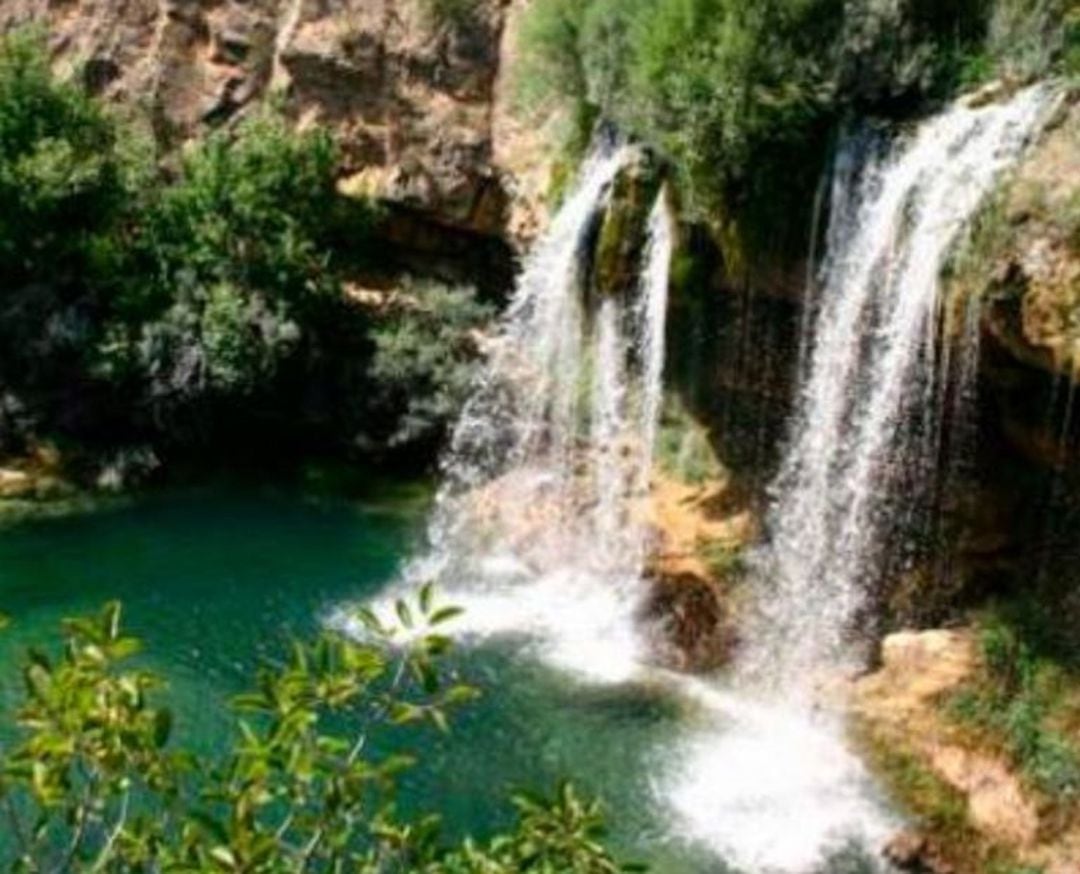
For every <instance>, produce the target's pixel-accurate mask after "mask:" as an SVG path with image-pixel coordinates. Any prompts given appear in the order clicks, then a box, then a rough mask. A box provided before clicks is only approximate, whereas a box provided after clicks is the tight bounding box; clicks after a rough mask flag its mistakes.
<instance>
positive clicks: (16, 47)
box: [0, 31, 125, 293]
mask: <svg viewBox="0 0 1080 874" xmlns="http://www.w3.org/2000/svg"><path fill="white" fill-rule="evenodd" d="M124 181H125V177H124V171H123V167H122V150H121V148H120V146H119V144H118V138H117V135H116V130H115V126H114V124H113V123H112V121H111V120H110V119H109V118H108V116H106V114H105V113H104V112H103V110H102V109H101V108H100V107H99V106H98V105H97V104H96V103H94V102H93V101H92V100H91V99H89V98H88V97H87V96H86V95H84V94H83V93H82V92H81V91H80V90H79V89H78V88H77V87H75V86H73V85H70V84H66V83H61V82H57V81H55V80H54V78H53V76H52V74H51V72H50V70H49V66H48V62H47V60H46V55H45V50H44V40H43V38H42V36H41V34H39V33H37V32H36V31H19V32H16V33H13V34H10V35H8V36H4V37H0V203H2V204H3V210H0V293H2V292H4V291H10V290H11V289H13V288H16V287H18V286H19V285H21V284H24V283H29V282H35V281H41V280H43V279H45V278H48V277H54V276H63V277H67V276H68V275H70V274H71V273H72V272H74V271H78V270H80V269H84V267H85V263H86V259H87V257H88V256H89V253H90V250H92V248H93V245H94V241H95V238H96V237H97V236H98V235H100V234H101V233H103V232H104V230H105V229H107V228H109V226H110V224H111V222H112V220H114V219H115V217H116V214H117V211H118V209H119V208H120V206H121V204H122V202H123V199H124V196H125V186H124Z"/></svg>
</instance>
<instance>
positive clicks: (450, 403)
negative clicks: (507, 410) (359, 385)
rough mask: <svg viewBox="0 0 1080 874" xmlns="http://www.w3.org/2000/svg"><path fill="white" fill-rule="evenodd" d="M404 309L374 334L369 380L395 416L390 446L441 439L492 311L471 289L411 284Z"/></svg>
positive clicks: (464, 388) (463, 396) (466, 385)
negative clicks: (480, 332)
mask: <svg viewBox="0 0 1080 874" xmlns="http://www.w3.org/2000/svg"><path fill="white" fill-rule="evenodd" d="M406 301H407V303H406V304H405V305H404V306H401V307H397V308H395V309H394V311H393V312H392V313H390V314H389V315H388V316H387V317H386V318H385V319H383V320H382V321H380V322H379V324H377V325H376V327H375V328H374V331H373V338H374V341H375V355H374V357H373V358H372V363H371V375H372V379H373V381H374V383H375V385H376V386H378V391H379V395H380V403H381V404H383V405H385V407H386V408H387V409H388V410H390V411H392V412H394V411H397V414H396V415H393V416H392V421H394V422H395V423H396V426H395V428H394V430H393V432H392V433H391V434H390V435H389V437H388V440H389V442H390V443H391V444H392V445H395V444H402V443H412V442H414V441H417V440H422V439H429V438H431V437H434V436H437V435H438V433H439V431H440V429H441V428H443V427H444V426H445V425H446V423H447V422H449V421H451V420H452V418H453V416H454V413H455V412H456V411H457V410H458V409H460V407H461V405H462V404H463V403H464V402H465V399H466V397H467V395H468V391H469V388H470V386H471V385H472V380H473V376H474V373H475V366H476V363H477V360H478V350H477V348H476V339H477V337H476V334H477V332H478V331H480V330H482V328H483V327H484V326H485V325H487V324H489V323H490V322H491V320H492V318H493V317H494V315H495V311H494V308H493V307H491V306H489V305H487V304H484V303H481V302H480V301H478V300H477V298H476V292H475V291H474V290H473V289H471V288H465V287H459V288H454V287H448V286H443V285H439V284H435V283H423V282H421V283H413V284H412V285H411V286H409V287H407V289H406Z"/></svg>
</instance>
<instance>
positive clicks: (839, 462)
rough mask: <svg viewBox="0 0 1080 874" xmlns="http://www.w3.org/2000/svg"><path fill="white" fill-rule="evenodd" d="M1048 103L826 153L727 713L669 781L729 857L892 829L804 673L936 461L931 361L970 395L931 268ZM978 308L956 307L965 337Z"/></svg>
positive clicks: (1028, 102)
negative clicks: (795, 379)
mask: <svg viewBox="0 0 1080 874" xmlns="http://www.w3.org/2000/svg"><path fill="white" fill-rule="evenodd" d="M1047 99H1048V93H1047V92H1046V91H1045V90H1043V89H1039V88H1034V89H1030V90H1028V91H1025V92H1022V93H1020V94H1019V95H1017V96H1016V97H1015V98H1014V99H1012V100H1011V101H1010V102H1008V103H1003V104H999V105H993V106H987V107H984V108H981V109H972V108H967V107H964V106H959V105H958V106H956V107H955V108H952V109H950V110H949V111H947V112H945V113H944V114H942V115H940V116H938V117H936V118H933V119H930V120H929V121H927V122H925V123H924V124H923V125H921V126H920V127H919V129H918V130H917V131H915V133H914V135H913V136H912V137H911V138H910V140H908V139H904V140H901V141H900V142H899V143H898V144H897V145H896V146H895V147H894V148H893V149H892V150H891V154H889V153H888V150H885V149H883V148H882V145H883V143H882V142H881V140H880V138H879V137H878V136H876V135H874V134H873V133H872V132H869V131H865V130H863V131H860V132H857V133H855V134H853V135H852V136H851V137H850V138H849V139H848V140H847V141H846V142H845V143H844V144H843V145H842V147H841V148H840V150H839V153H838V157H837V162H836V166H835V169H834V177H833V191H832V205H831V210H830V226H829V231H828V234H827V240H826V248H827V253H826V259H825V262H824V267H823V280H824V281H823V283H822V288H821V289H820V291H819V292H818V293H816V294H815V293H812V292H811V293H810V294H808V298H807V309H808V312H809V315H808V318H807V320H806V321H805V322H804V325H805V328H804V337H803V339H802V346H803V350H802V351H803V353H804V355H805V363H804V364H801V366H800V368H799V377H800V382H801V386H800V391H799V397H798V402H797V410H796V412H795V415H794V418H793V420H792V425H791V434H792V436H791V442H790V445H789V447H788V450H787V454H786V456H785V458H784V461H783V464H782V466H781V470H780V473H779V475H778V477H777V480H776V482H775V483H774V485H773V488H772V492H771V497H772V505H771V509H770V511H769V514H768V518H767V526H768V533H769V536H770V539H769V542H768V543H767V544H766V546H765V547H763V548H762V550H761V551H760V553H759V554H758V555H757V556H756V557H755V560H754V567H753V581H754V585H755V589H756V591H757V593H758V595H757V603H756V609H755V610H754V611H753V616H752V617H751V619H750V621H749V623H748V626H747V627H746V629H745V640H746V641H747V644H746V645H745V646H744V648H743V651H742V652H741V654H740V656H739V659H738V662H737V664H736V667H735V671H734V678H733V682H732V686H733V689H734V690H735V691H733V692H731V693H717V692H716V691H715V690H711V692H710V694H714V695H716V694H719V695H721V697H726V702H725V701H721V702H720V703H719V706H720V707H721V708H725V705H726V710H727V712H728V713H729V714H730V715H731V716H730V722H729V724H727V725H719V726H717V728H716V729H715V730H714V731H713V733H712V735H711V736H710V734H709V733H708V732H703V733H702V735H701V736H700V737H699V739H698V740H697V741H696V742H694V743H692V744H691V745H690V746H689V747H688V748H687V750H686V752H685V755H684V758H683V762H682V765H681V767H680V768H678V769H676V770H675V771H674V772H673V775H672V778H671V781H670V785H669V786H668V792H669V795H670V798H671V800H672V802H673V804H674V806H675V808H676V810H678V811H679V812H680V813H681V814H682V815H683V817H684V820H685V822H686V824H687V825H688V827H689V828H690V830H691V831H692V832H693V833H694V834H697V835H699V836H700V837H701V838H702V839H703V840H708V841H710V842H712V843H713V845H714V846H716V847H717V849H718V850H719V851H720V852H721V853H722V854H723V855H724V856H725V858H729V859H732V860H733V861H735V862H736V864H738V865H739V866H740V867H741V868H745V869H747V870H750V871H755V872H761V871H768V872H771V871H783V872H804V871H811V870H815V866H816V865H818V864H820V860H821V858H822V856H823V854H826V853H827V852H828V851H829V850H830V848H834V849H835V848H837V847H840V846H842V845H843V844H844V843H845V842H848V841H852V840H854V841H856V842H858V843H860V844H868V845H871V846H873V845H875V844H880V842H881V841H882V840H883V839H884V838H885V837H886V836H887V835H888V831H889V829H890V828H892V827H893V825H894V824H893V823H892V821H891V818H890V816H889V815H888V813H887V812H886V811H885V810H884V808H883V806H882V805H881V802H880V800H879V799H878V798H877V796H876V793H875V791H874V788H873V785H872V783H871V781H870V780H869V777H868V775H867V774H866V773H865V771H864V769H863V767H862V765H861V764H860V762H859V761H858V760H857V759H856V758H855V757H854V756H853V755H852V753H851V752H850V751H849V750H847V748H846V746H845V744H844V741H843V724H842V720H841V718H840V717H839V716H838V715H836V714H834V713H831V712H830V710H829V708H828V706H827V704H826V703H825V702H822V701H820V700H818V699H819V698H820V695H819V691H818V688H817V686H818V685H819V681H821V682H826V681H828V680H830V679H838V678H839V677H841V676H842V674H843V672H844V670H845V668H848V667H851V666H853V665H855V664H857V662H858V659H859V658H860V656H861V655H862V653H861V651H860V646H859V643H860V642H859V640H858V637H857V635H856V634H855V633H854V632H855V629H854V628H853V625H854V624H856V622H857V619H858V616H859V611H860V609H861V608H862V607H863V606H864V605H865V602H866V599H867V597H868V593H869V592H870V591H871V590H872V588H873V586H874V585H875V583H876V582H877V578H878V577H879V576H880V575H881V574H882V573H883V571H884V570H885V564H886V560H887V559H890V558H892V556H894V555H895V554H896V551H897V549H898V546H897V544H896V543H895V542H893V540H892V538H891V535H892V534H893V533H894V530H895V528H896V527H899V525H898V520H904V519H906V518H909V517H910V511H911V506H912V505H914V504H915V503H916V502H917V500H918V497H919V493H920V491H921V489H922V488H923V487H925V486H928V485H930V484H931V483H932V481H933V479H934V477H935V476H936V474H937V473H938V471H937V465H938V457H939V454H940V449H941V443H940V433H941V425H942V419H943V418H944V417H945V414H946V412H947V411H945V410H944V409H943V408H944V406H945V404H946V397H947V393H946V392H945V391H944V389H943V386H942V385H941V378H942V374H945V375H946V376H945V378H947V374H949V373H950V372H952V373H953V378H954V379H955V380H957V382H958V387H957V388H956V390H954V392H953V393H952V396H951V398H950V399H949V401H948V403H949V404H951V405H952V407H953V412H954V413H957V414H962V413H963V412H964V411H965V410H966V408H967V406H969V405H970V404H971V403H972V402H973V399H972V397H971V395H970V392H971V391H972V386H973V378H974V369H975V367H976V366H977V361H976V359H975V357H974V356H976V355H977V347H976V349H975V351H971V350H967V351H964V352H963V353H962V354H961V356H960V358H959V360H958V361H955V362H952V363H950V362H948V361H940V360H938V357H937V356H938V355H939V350H940V349H941V348H942V345H941V343H940V342H939V340H940V328H941V325H940V322H939V318H940V315H939V314H940V313H941V311H942V306H941V301H940V300H939V276H940V274H941V271H942V268H943V266H944V262H945V259H946V257H947V256H948V254H949V252H950V248H951V246H952V245H953V243H954V241H955V239H956V237H957V235H958V234H959V232H960V231H961V229H962V228H963V226H964V224H965V223H966V222H967V221H968V220H969V219H970V217H971V216H972V215H973V213H974V212H975V210H976V209H977V208H978V206H979V204H980V203H981V202H982V201H983V199H984V197H985V196H986V195H987V193H988V192H989V191H990V189H991V187H992V185H993V184H994V181H995V180H996V179H997V177H998V176H999V174H1000V173H1001V172H1002V171H1003V170H1004V169H1005V168H1007V167H1008V166H1009V165H1010V164H1011V163H1013V162H1014V161H1015V160H1016V159H1017V158H1018V156H1019V155H1020V154H1021V152H1022V151H1023V149H1024V146H1025V145H1026V144H1027V142H1028V141H1029V139H1030V137H1031V135H1032V131H1033V130H1034V129H1035V127H1036V124H1037V121H1038V119H1039V118H1040V117H1041V115H1042V112H1043V110H1044V108H1045V106H1046V103H1047ZM977 319H978V308H977V307H976V306H971V307H969V308H968V310H967V312H966V314H965V325H964V331H963V333H965V334H967V335H969V336H970V334H971V333H972V332H977V328H978V323H977ZM801 358H802V356H801ZM957 439H959V440H962V439H963V435H959V436H957V435H954V441H955V440H957ZM890 553H891V555H890Z"/></svg>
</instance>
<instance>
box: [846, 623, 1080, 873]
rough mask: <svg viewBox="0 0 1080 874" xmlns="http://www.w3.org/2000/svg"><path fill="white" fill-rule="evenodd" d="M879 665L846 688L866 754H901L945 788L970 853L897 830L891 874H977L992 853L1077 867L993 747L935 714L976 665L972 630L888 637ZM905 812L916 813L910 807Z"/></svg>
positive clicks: (1066, 844)
mask: <svg viewBox="0 0 1080 874" xmlns="http://www.w3.org/2000/svg"><path fill="white" fill-rule="evenodd" d="M881 662H882V664H881V668H880V669H879V670H877V671H876V672H874V673H873V674H870V675H868V676H865V677H863V678H861V679H860V680H858V681H857V683H856V684H855V687H854V690H853V692H854V694H853V695H852V706H853V714H854V716H855V718H856V724H857V725H858V727H859V732H860V733H861V734H863V736H864V737H865V738H869V739H870V741H871V747H872V748H873V747H876V748H878V749H886V750H888V751H889V754H890V755H901V756H903V757H904V758H906V759H908V760H910V761H912V762H914V763H916V764H917V765H918V767H919V768H921V769H923V770H924V771H925V772H927V773H928V774H930V775H932V776H933V777H934V778H935V779H936V780H938V781H941V783H942V784H943V785H944V786H946V787H948V789H949V791H950V792H952V793H954V794H955V796H956V797H957V799H959V800H960V801H961V802H962V803H963V810H964V820H965V825H966V827H967V828H968V829H970V834H971V837H970V843H971V845H970V846H946V845H944V844H941V843H940V837H939V836H933V835H923V834H921V833H920V832H918V831H915V832H907V833H901V834H900V835H898V836H897V838H896V839H895V840H894V841H893V842H892V843H891V844H890V847H889V849H888V850H887V854H888V855H889V856H890V858H891V859H892V861H893V862H894V863H896V864H897V865H898V867H900V868H901V870H910V871H922V872H926V871H929V872H935V874H936V872H944V871H949V872H956V874H968V872H980V874H981V872H982V871H984V870H985V868H984V867H983V864H982V861H983V860H985V858H986V853H987V852H988V851H989V850H991V849H997V850H1006V851H1008V852H1009V853H1010V854H1011V855H1012V856H1015V857H1016V858H1017V859H1019V860H1020V861H1022V862H1023V863H1024V864H1029V865H1032V866H1034V867H1036V868H1038V869H1039V870H1045V871H1047V872H1054V874H1059V872H1060V874H1064V872H1066V871H1069V872H1071V871H1075V870H1077V868H1076V864H1077V859H1078V858H1080V857H1078V856H1077V855H1076V852H1075V848H1076V844H1075V841H1076V835H1075V832H1074V831H1072V830H1069V831H1067V832H1063V831H1062V830H1061V828H1060V827H1059V826H1056V825H1052V823H1051V822H1050V821H1049V820H1050V818H1049V817H1047V816H1044V811H1043V810H1042V808H1041V807H1040V802H1039V799H1038V797H1037V796H1036V795H1035V794H1034V793H1033V792H1032V790H1031V789H1030V787H1029V786H1028V785H1027V784H1026V783H1025V781H1024V780H1023V779H1022V777H1021V775H1020V773H1019V772H1018V769H1017V767H1016V766H1015V765H1014V764H1013V763H1011V762H1010V761H1009V760H1008V759H1006V758H1005V757H1004V756H1003V755H1002V753H1001V750H1000V749H998V748H996V747H994V746H993V745H988V744H985V743H983V742H981V741H980V739H979V738H974V737H973V736H971V735H970V734H968V733H965V732H964V731H963V730H962V729H961V728H960V727H959V726H958V725H957V724H956V723H955V721H953V720H951V719H949V718H948V717H947V715H946V713H945V711H944V709H943V706H944V702H945V701H946V700H947V696H948V695H949V694H950V693H952V692H955V691H957V690H959V689H960V688H961V687H962V686H963V685H964V684H965V683H967V682H969V681H971V680H973V679H974V678H975V677H976V676H977V674H978V672H979V671H980V669H981V667H982V666H981V657H980V655H979V652H978V646H977V643H976V640H975V636H974V635H973V634H972V632H971V631H968V630H932V631H922V632H901V633H898V634H894V635H890V636H889V637H887V638H886V639H885V641H884V643H883V644H882V650H881ZM872 758H876V756H873V757H872ZM903 794H904V793H903V791H901V795H903ZM902 800H908V801H910V799H902ZM915 813H917V814H923V813H924V811H922V810H919V809H917V805H916V810H915Z"/></svg>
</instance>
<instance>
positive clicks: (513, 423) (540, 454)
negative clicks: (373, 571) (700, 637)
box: [405, 148, 674, 680]
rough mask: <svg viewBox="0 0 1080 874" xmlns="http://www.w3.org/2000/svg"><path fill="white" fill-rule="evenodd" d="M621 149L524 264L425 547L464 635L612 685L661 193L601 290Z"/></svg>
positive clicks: (649, 394) (664, 245)
mask: <svg viewBox="0 0 1080 874" xmlns="http://www.w3.org/2000/svg"><path fill="white" fill-rule="evenodd" d="M629 160H630V153H629V151H628V150H626V149H618V148H615V149H610V148H609V149H601V150H599V151H598V152H597V153H596V154H594V155H593V156H592V157H591V158H590V159H589V160H588V161H587V162H586V164H585V166H584V167H583V169H582V172H581V174H580V180H579V182H578V184H577V186H576V188H575V189H574V190H573V191H572V192H571V194H570V195H569V197H568V198H567V199H566V201H565V203H564V205H563V207H562V208H561V209H560V210H559V212H558V214H557V215H556V216H555V218H554V220H553V222H552V225H551V228H550V230H549V232H548V233H547V234H546V236H545V237H544V238H543V239H542V240H540V241H539V243H538V244H537V245H536V247H535V249H534V251H533V252H532V254H531V255H530V256H529V258H528V259H527V261H526V263H525V265H524V268H523V270H522V273H521V276H520V279H519V281H518V283H517V287H516V290H515V293H514V295H513V297H512V299H511V302H510V305H509V306H508V308H507V311H506V314H505V315H504V317H503V319H502V321H501V323H500V324H499V326H498V328H497V330H496V332H495V333H494V336H492V337H490V338H489V339H487V340H486V341H485V351H486V354H487V361H486V364H485V367H484V368H483V372H482V373H481V374H480V376H479V378H478V380H477V382H476V384H475V386H474V387H473V391H472V394H471V397H470V399H469V400H468V402H467V403H466V405H465V408H464V410H463V413H462V416H461V418H460V420H459V422H458V424H457V427H456V429H455V431H454V433H453V436H452V440H451V444H450V448H449V451H448V452H447V454H446V457H445V459H444V463H443V481H442V485H441V488H440V490H439V492H438V495H437V497H436V507H435V510H434V513H433V517H432V520H431V523H430V531H429V537H430V541H431V549H430V551H429V552H428V553H427V554H426V555H425V556H423V557H422V558H421V559H419V560H417V561H416V562H414V564H413V565H412V566H411V567H410V568H409V569H408V571H407V573H406V575H405V576H406V580H405V584H406V585H415V583H416V582H417V581H420V580H427V579H434V580H437V581H438V582H439V584H440V586H441V588H442V590H443V593H444V597H445V598H447V599H448V600H450V601H452V602H453V603H456V604H459V605H461V606H462V607H464V608H465V613H464V615H463V617H462V618H461V619H460V620H459V621H458V623H457V627H456V630H457V631H458V632H459V633H461V634H464V635H470V634H472V635H479V636H493V635H494V636H509V635H512V636H515V637H520V638H525V639H527V640H529V641H530V642H531V644H532V645H533V647H534V648H535V651H536V653H537V654H538V655H539V656H540V657H542V658H543V659H544V660H546V661H548V662H550V663H554V664H556V665H557V666H558V667H560V668H563V669H567V670H571V671H573V672H576V673H578V674H583V673H584V674H588V675H590V676H591V677H592V678H593V679H601V680H619V679H622V678H624V677H627V676H630V675H632V674H633V673H634V672H635V671H637V670H639V669H640V668H641V666H642V665H643V663H644V661H645V656H646V648H645V646H644V644H643V642H642V641H640V640H639V637H638V633H637V630H636V626H637V622H636V618H635V616H636V612H637V611H638V609H639V606H640V599H641V594H642V589H643V584H642V579H641V577H642V571H643V566H644V561H645V556H646V550H645V543H646V541H647V540H648V538H647V536H646V530H645V521H644V520H645V513H644V512H643V507H642V502H643V501H644V500H645V498H646V493H647V490H648V487H649V480H650V472H651V469H652V456H653V449H654V444H655V441H656V433H657V427H658V426H657V420H658V417H659V412H660V407H661V396H662V372H663V362H664V331H665V319H666V314H667V293H668V277H669V272H670V262H671V255H672V246H673V238H674V225H673V219H672V216H671V211H670V209H669V207H668V205H667V197H666V193H665V192H664V191H661V193H660V194H659V196H658V197H657V200H656V204H655V206H654V207H653V209H652V212H651V214H650V216H649V220H648V227H647V243H646V247H645V250H644V253H643V255H642V263H641V267H640V277H639V280H638V283H637V285H636V287H635V288H630V289H626V290H625V293H621V294H602V293H600V292H598V291H597V290H595V289H593V288H592V287H591V286H590V282H589V280H590V276H589V270H588V266H589V258H590V255H591V251H590V249H591V246H592V245H593V244H594V242H595V237H596V230H597V225H598V222H599V220H600V217H601V214H602V211H603V209H604V208H605V206H606V204H607V202H608V197H609V194H610V190H611V185H612V182H613V180H614V178H615V176H616V174H617V173H619V171H620V170H621V169H622V168H624V167H625V166H627V163H628V161H629Z"/></svg>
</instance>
